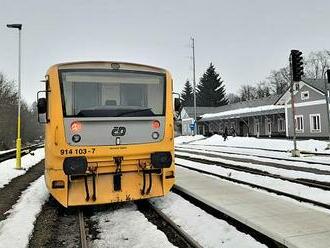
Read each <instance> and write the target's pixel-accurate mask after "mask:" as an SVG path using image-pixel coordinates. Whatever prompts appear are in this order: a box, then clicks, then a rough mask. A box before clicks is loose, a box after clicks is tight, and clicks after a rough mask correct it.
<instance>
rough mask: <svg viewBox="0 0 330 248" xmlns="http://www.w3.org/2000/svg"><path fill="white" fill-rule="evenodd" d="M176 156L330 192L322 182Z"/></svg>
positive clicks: (329, 184) (328, 187)
mask: <svg viewBox="0 0 330 248" xmlns="http://www.w3.org/2000/svg"><path fill="white" fill-rule="evenodd" d="M175 156H176V157H177V158H181V159H186V160H190V161H193V162H199V163H204V164H209V165H216V166H220V167H223V168H226V169H232V170H236V171H241V172H245V173H249V174H253V175H259V176H266V177H271V178H275V179H280V180H284V181H288V182H291V183H297V184H302V185H304V186H308V187H314V188H318V189H323V190H330V183H328V182H320V181H316V180H311V179H306V178H291V177H285V176H281V175H277V174H272V173H269V172H267V171H263V170H259V169H255V168H249V167H243V166H240V165H233V164H229V163H223V162H217V161H214V160H209V159H204V158H203V159H202V158H196V157H190V156H186V155H178V154H176V155H175Z"/></svg>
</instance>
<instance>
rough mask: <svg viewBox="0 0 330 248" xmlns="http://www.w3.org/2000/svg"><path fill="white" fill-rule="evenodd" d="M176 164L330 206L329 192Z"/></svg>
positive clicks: (185, 162)
mask: <svg viewBox="0 0 330 248" xmlns="http://www.w3.org/2000/svg"><path fill="white" fill-rule="evenodd" d="M175 162H176V163H179V164H182V165H185V166H188V167H191V168H196V169H199V170H203V171H208V172H212V173H214V174H217V175H222V176H225V177H231V178H233V179H237V180H241V181H243V182H248V183H252V184H256V185H259V186H263V187H266V188H271V189H274V190H278V191H281V192H285V193H288V194H292V195H297V196H300V197H303V198H307V199H310V200H314V201H317V202H322V203H325V204H330V192H329V191H327V190H322V189H317V188H312V187H307V186H304V185H301V184H297V183H291V182H288V181H284V180H280V179H275V178H270V177H266V176H259V175H252V174H250V173H245V172H241V171H235V170H231V169H225V168H222V167H219V166H216V165H208V164H203V163H198V162H193V161H189V160H185V159H180V158H176V159H175ZM219 180H220V179H219Z"/></svg>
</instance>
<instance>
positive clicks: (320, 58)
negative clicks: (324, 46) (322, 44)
mask: <svg viewBox="0 0 330 248" xmlns="http://www.w3.org/2000/svg"><path fill="white" fill-rule="evenodd" d="M329 67H330V51H328V50H323V51H317V52H311V53H310V54H309V55H308V56H307V58H306V59H305V65H304V73H305V77H306V78H313V79H323V78H325V72H326V70H327V69H328V68H329Z"/></svg>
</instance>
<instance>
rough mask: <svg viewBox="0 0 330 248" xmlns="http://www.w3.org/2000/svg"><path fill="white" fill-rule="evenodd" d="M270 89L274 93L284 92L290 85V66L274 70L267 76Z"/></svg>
mask: <svg viewBox="0 0 330 248" xmlns="http://www.w3.org/2000/svg"><path fill="white" fill-rule="evenodd" d="M267 80H268V82H269V84H270V90H271V92H272V93H273V94H282V93H284V92H285V90H286V89H287V88H288V87H289V85H290V68H289V66H285V67H283V68H280V69H279V70H273V71H271V72H270V75H269V76H268V78H267Z"/></svg>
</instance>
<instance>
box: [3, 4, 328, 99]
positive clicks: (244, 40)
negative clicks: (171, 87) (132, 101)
mask: <svg viewBox="0 0 330 248" xmlns="http://www.w3.org/2000/svg"><path fill="white" fill-rule="evenodd" d="M7 23H22V24H23V30H22V55H23V58H22V94H23V98H24V99H25V100H26V101H27V102H28V103H32V102H33V101H34V100H35V98H36V92H37V91H38V90H40V89H42V86H43V85H42V84H41V83H40V80H42V79H43V77H44V75H45V72H46V70H47V69H48V67H50V66H51V65H52V64H55V63H60V62H67V61H78V60H119V61H128V62H137V63H143V64H150V65H155V66H159V67H164V68H166V69H169V70H170V71H171V72H172V74H173V77H174V82H175V90H176V91H181V89H182V87H183V84H184V82H185V80H186V79H191V78H192V65H191V64H192V63H191V58H190V57H191V48H190V37H192V36H193V37H195V47H196V78H197V81H198V80H199V78H200V77H201V75H202V73H203V72H204V71H205V69H206V68H207V67H208V65H209V63H210V62H213V63H214V65H215V66H216V69H217V71H218V72H219V73H220V75H221V77H222V79H223V80H224V82H225V85H226V90H227V93H228V92H237V90H238V88H239V86H240V85H242V84H246V83H257V82H259V81H261V80H263V79H265V78H266V77H267V75H268V74H269V72H270V71H271V70H272V69H278V68H280V67H282V66H284V65H285V64H286V63H287V60H288V55H289V52H290V50H291V49H293V48H295V49H300V50H302V51H303V53H304V54H308V53H309V52H310V51H313V50H323V49H329V41H330V26H329V24H330V1H326V0H324V1H323V0H314V1H309V0H292V1H289V0H276V1H267V0H232V1H225V0H214V1H207V0H204V1H192V0H190V1H189V0H181V1H179V0H167V1H160V0H159V1H158V0H153V1H152V0H150V1H146V0H139V1H133V0H132V1H127V0H118V1H115V0H93V1H92V0H66V1H64V0H62V1H60V0H57V1H55V0H53V1H50V0H49V1H46V0H28V1H23V0H22V1H19V0H0V24H1V26H0V37H1V39H0V44H1V46H0V71H1V72H3V73H4V74H5V75H6V76H7V78H9V79H16V78H17V47H18V46H17V40H18V39H17V38H18V35H17V32H16V31H15V30H10V29H8V28H6V24H7Z"/></svg>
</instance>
